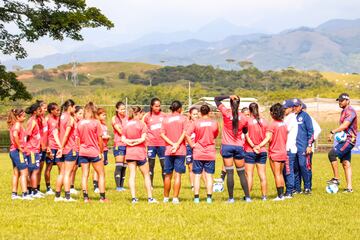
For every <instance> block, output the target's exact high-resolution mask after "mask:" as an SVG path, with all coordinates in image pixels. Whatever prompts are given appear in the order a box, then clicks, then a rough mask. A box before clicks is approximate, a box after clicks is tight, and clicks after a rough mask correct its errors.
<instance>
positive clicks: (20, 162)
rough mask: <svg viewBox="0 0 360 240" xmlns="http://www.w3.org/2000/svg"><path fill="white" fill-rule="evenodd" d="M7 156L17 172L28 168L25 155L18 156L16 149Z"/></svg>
mask: <svg viewBox="0 0 360 240" xmlns="http://www.w3.org/2000/svg"><path fill="white" fill-rule="evenodd" d="M9 155H10V158H11V161H12V164H13V167H16V168H17V169H18V170H19V171H21V170H24V169H27V168H28V165H27V162H26V156H25V154H22V156H20V152H19V150H18V149H15V150H13V151H11V152H10V154H9Z"/></svg>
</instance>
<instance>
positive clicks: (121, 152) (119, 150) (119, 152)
mask: <svg viewBox="0 0 360 240" xmlns="http://www.w3.org/2000/svg"><path fill="white" fill-rule="evenodd" d="M113 152H114V157H117V156H125V155H126V146H118V147H114V148H113Z"/></svg>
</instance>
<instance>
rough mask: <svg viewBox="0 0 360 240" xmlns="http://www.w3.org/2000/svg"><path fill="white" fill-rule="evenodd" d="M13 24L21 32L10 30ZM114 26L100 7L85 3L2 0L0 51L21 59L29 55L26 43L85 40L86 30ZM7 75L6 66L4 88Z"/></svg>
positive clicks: (1, 75)
mask: <svg viewBox="0 0 360 240" xmlns="http://www.w3.org/2000/svg"><path fill="white" fill-rule="evenodd" d="M13 25H15V26H16V27H17V29H11V30H12V31H10V28H11V27H12V26H13ZM113 26H114V24H113V23H112V22H111V21H110V20H109V19H108V18H107V17H106V16H104V15H103V14H102V13H101V11H100V10H99V9H98V8H95V7H88V6H87V5H86V1H85V0H28V1H26V0H0V51H1V52H2V53H3V54H5V55H15V57H16V58H17V59H19V58H25V57H26V56H27V53H26V50H25V49H24V47H23V46H22V42H23V41H27V42H35V41H37V40H39V38H41V37H44V36H48V37H50V38H52V39H54V40H63V39H64V38H70V39H73V40H78V41H81V40H83V36H82V35H81V33H80V31H81V30H82V29H83V28H97V27H106V28H107V29H110V28H112V27H113ZM4 74H5V75H4ZM6 74H7V72H6V71H5V68H4V67H2V68H1V71H0V80H1V84H2V86H3V84H5V85H6V81H8V80H6V79H8V76H7V75H6ZM8 86H12V85H11V84H10V85H8ZM12 91H15V92H16V91H20V90H18V89H12ZM21 91H25V92H26V88H21ZM0 94H3V91H0ZM26 95H27V94H15V93H14V94H13V96H18V97H12V98H11V99H12V100H16V99H19V98H22V97H23V96H26ZM5 97H9V96H7V95H0V98H1V99H3V98H5Z"/></svg>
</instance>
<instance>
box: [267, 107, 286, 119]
mask: <svg viewBox="0 0 360 240" xmlns="http://www.w3.org/2000/svg"><path fill="white" fill-rule="evenodd" d="M270 114H271V117H272V118H273V119H274V120H276V121H282V120H283V119H284V115H285V109H284V108H283V106H282V105H281V104H280V103H276V104H274V105H272V106H271V107H270Z"/></svg>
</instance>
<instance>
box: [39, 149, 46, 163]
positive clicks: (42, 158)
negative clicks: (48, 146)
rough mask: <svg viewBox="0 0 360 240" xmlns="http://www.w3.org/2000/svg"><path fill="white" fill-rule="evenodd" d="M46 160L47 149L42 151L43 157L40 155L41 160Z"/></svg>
mask: <svg viewBox="0 0 360 240" xmlns="http://www.w3.org/2000/svg"><path fill="white" fill-rule="evenodd" d="M45 161H46V151H42V152H41V157H40V162H45Z"/></svg>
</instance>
